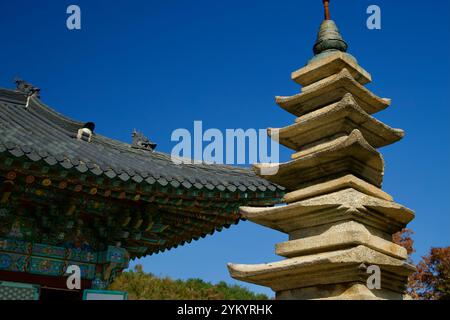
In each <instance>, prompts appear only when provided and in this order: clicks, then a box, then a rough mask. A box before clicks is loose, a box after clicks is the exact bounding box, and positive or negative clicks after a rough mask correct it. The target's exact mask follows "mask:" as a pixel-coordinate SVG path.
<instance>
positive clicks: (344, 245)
mask: <svg viewBox="0 0 450 320" xmlns="http://www.w3.org/2000/svg"><path fill="white" fill-rule="evenodd" d="M359 245H364V246H366V247H368V248H371V249H374V250H376V251H378V252H381V253H384V254H386V255H388V256H391V257H393V258H397V259H401V260H406V259H407V258H408V254H407V252H406V249H405V248H403V247H400V246H399V245H396V244H394V243H392V241H387V240H385V239H383V238H380V237H378V236H375V235H373V234H371V233H370V232H369V230H368V229H367V228H366V227H365V226H364V225H362V224H360V223H357V222H354V221H350V222H344V223H341V224H336V225H334V226H332V227H331V228H329V229H328V230H327V231H325V232H324V233H322V234H320V235H318V236H313V237H307V238H304V239H298V240H292V241H288V242H284V243H279V244H277V245H276V253H277V255H279V256H283V257H286V258H293V257H298V256H301V255H309V254H316V253H321V252H329V251H334V250H340V249H348V248H351V247H357V246H359Z"/></svg>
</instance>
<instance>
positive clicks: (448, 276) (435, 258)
mask: <svg viewBox="0 0 450 320" xmlns="http://www.w3.org/2000/svg"><path fill="white" fill-rule="evenodd" d="M409 291H410V294H411V296H412V297H413V299H420V300H450V247H447V248H432V249H431V251H430V254H429V255H428V256H425V257H423V258H422V261H420V262H419V264H418V265H417V272H416V273H414V274H413V275H412V276H411V277H410V279H409Z"/></svg>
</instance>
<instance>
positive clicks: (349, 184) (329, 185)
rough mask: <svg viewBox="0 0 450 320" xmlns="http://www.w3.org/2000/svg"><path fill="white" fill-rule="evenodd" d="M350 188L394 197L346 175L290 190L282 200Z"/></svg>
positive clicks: (300, 198) (384, 197)
mask: <svg viewBox="0 0 450 320" xmlns="http://www.w3.org/2000/svg"><path fill="white" fill-rule="evenodd" d="M348 188H352V189H355V190H358V191H360V192H362V193H365V194H367V195H370V196H373V197H376V198H380V199H383V200H387V201H393V200H394V199H393V198H392V197H391V196H390V195H389V194H387V193H386V192H384V191H383V190H381V189H379V188H377V187H375V186H373V185H371V184H370V183H367V182H365V181H364V180H361V179H359V178H357V177H355V176H353V175H347V176H345V177H342V178H338V179H335V180H331V181H327V182H324V183H319V184H316V185H313V186H311V187H307V188H304V189H300V190H296V191H292V192H290V193H287V194H286V195H285V196H284V198H283V201H284V202H285V203H293V202H297V201H301V200H305V199H308V198H313V197H317V196H320V195H324V194H327V193H333V192H336V191H339V190H343V189H348Z"/></svg>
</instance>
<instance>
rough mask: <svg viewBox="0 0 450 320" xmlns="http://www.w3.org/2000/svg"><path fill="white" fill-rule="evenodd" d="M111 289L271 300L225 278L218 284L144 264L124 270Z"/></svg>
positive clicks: (137, 295)
mask: <svg viewBox="0 0 450 320" xmlns="http://www.w3.org/2000/svg"><path fill="white" fill-rule="evenodd" d="M109 289H110V290H118V291H125V292H127V293H128V296H129V299H130V300H267V299H268V297H267V296H266V295H263V294H254V293H252V292H250V291H249V290H248V289H246V288H243V287H241V286H237V285H234V286H230V285H228V284H226V283H225V282H220V283H218V284H216V285H213V284H211V283H208V282H205V281H203V280H200V279H189V280H187V281H181V280H172V279H170V278H158V277H156V276H154V275H152V274H151V273H145V272H144V271H143V269H142V266H141V265H137V266H136V267H135V269H134V271H128V272H124V273H122V274H121V275H120V276H119V277H117V279H116V280H115V281H114V282H113V283H112V284H111V286H110V288H109Z"/></svg>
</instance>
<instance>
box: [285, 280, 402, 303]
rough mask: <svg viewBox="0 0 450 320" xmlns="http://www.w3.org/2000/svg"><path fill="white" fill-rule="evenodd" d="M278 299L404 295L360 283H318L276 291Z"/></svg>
mask: <svg viewBox="0 0 450 320" xmlns="http://www.w3.org/2000/svg"><path fill="white" fill-rule="evenodd" d="M277 299H278V300H306V299H311V300H403V299H404V295H403V294H402V293H399V292H394V291H391V290H386V289H381V290H369V289H368V288H367V285H364V284H362V283H345V284H336V285H334V284H333V285H320V286H314V287H308V288H302V289H294V290H285V291H279V292H277Z"/></svg>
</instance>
